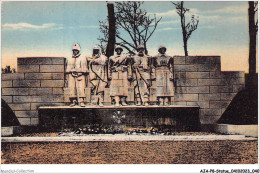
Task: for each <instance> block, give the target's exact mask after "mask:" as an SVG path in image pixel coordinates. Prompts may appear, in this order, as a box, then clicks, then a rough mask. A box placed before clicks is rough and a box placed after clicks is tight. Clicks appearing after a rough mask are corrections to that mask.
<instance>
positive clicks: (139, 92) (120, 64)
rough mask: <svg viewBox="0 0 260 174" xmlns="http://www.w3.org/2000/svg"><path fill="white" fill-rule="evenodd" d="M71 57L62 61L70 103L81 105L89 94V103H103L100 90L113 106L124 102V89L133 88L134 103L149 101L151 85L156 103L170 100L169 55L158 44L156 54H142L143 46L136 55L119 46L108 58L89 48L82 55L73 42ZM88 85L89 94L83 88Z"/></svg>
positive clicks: (172, 93)
mask: <svg viewBox="0 0 260 174" xmlns="http://www.w3.org/2000/svg"><path fill="white" fill-rule="evenodd" d="M72 52H73V54H72V59H67V61H66V86H65V87H66V88H68V89H69V96H70V97H69V98H70V101H71V104H70V106H75V105H79V106H81V107H85V103H86V102H85V99H86V97H87V96H86V95H90V96H89V97H90V98H91V104H92V105H99V106H103V105H104V91H105V89H107V88H108V89H109V90H108V91H109V96H110V97H111V101H113V103H114V105H115V106H120V103H121V105H122V106H126V105H127V97H128V93H129V91H128V89H129V88H130V87H131V88H133V90H134V103H135V105H137V106H140V105H144V106H147V105H149V104H150V101H149V97H150V95H151V94H150V91H151V90H150V88H151V86H154V88H155V89H156V92H155V95H156V98H157V99H156V100H157V103H158V104H159V105H168V104H169V103H170V102H172V100H173V99H174V86H173V85H174V84H173V58H172V57H170V56H168V55H166V54H165V52H166V48H165V47H164V46H160V48H159V50H158V52H159V53H158V54H157V55H156V56H153V57H151V56H148V55H146V54H145V49H144V47H143V46H141V45H140V46H138V49H137V54H135V55H130V54H123V53H122V52H123V49H122V47H120V46H119V45H118V46H116V48H115V54H114V55H113V56H111V57H109V58H107V57H106V56H105V55H103V54H101V53H100V50H99V48H98V47H97V46H95V47H94V48H93V54H92V57H87V58H85V57H83V56H81V54H80V46H79V44H77V43H75V45H74V46H73V48H72ZM86 88H89V89H90V92H89V94H86V92H85V89H86Z"/></svg>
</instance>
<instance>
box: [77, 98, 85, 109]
mask: <svg viewBox="0 0 260 174" xmlns="http://www.w3.org/2000/svg"><path fill="white" fill-rule="evenodd" d="M79 101H80V102H79V104H80V106H81V107H85V106H86V105H85V104H84V99H83V98H82V97H81V98H79Z"/></svg>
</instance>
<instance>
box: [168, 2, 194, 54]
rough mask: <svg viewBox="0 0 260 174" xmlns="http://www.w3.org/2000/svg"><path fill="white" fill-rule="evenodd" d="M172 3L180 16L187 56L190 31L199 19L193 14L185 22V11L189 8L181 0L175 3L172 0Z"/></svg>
mask: <svg viewBox="0 0 260 174" xmlns="http://www.w3.org/2000/svg"><path fill="white" fill-rule="evenodd" d="M172 4H173V5H174V6H175V8H176V12H177V14H178V15H179V16H180V18H181V28H182V36H183V47H184V52H185V56H188V48H187V44H188V40H189V38H190V36H191V34H192V32H193V31H195V30H196V29H197V28H198V24H199V19H198V18H195V15H192V16H191V21H190V22H188V23H187V24H186V21H185V13H186V12H189V11H190V9H188V8H185V7H184V5H183V4H184V2H183V1H181V2H177V3H174V2H172Z"/></svg>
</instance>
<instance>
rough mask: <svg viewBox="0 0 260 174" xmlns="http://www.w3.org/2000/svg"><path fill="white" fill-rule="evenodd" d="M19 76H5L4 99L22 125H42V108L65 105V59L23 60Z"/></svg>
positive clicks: (36, 58) (30, 58)
mask: <svg viewBox="0 0 260 174" xmlns="http://www.w3.org/2000/svg"><path fill="white" fill-rule="evenodd" d="M17 63H18V65H17V69H18V73H11V74H2V99H4V100H5V101H6V102H7V103H8V105H9V106H10V108H11V109H12V110H13V111H14V113H15V115H16V116H17V118H18V120H19V122H20V124H21V125H30V126H31V125H38V123H39V118H38V107H39V106H46V105H48V106H62V105H64V96H63V87H64V68H65V58H63V57H21V58H18V59H17Z"/></svg>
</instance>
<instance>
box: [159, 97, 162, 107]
mask: <svg viewBox="0 0 260 174" xmlns="http://www.w3.org/2000/svg"><path fill="white" fill-rule="evenodd" d="M159 106H163V98H162V97H159Z"/></svg>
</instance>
